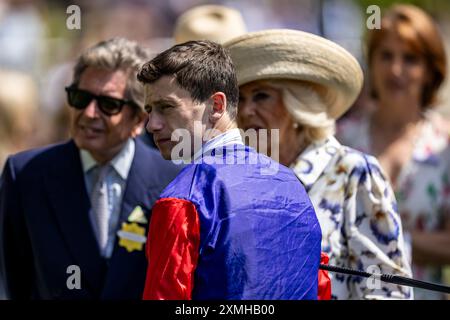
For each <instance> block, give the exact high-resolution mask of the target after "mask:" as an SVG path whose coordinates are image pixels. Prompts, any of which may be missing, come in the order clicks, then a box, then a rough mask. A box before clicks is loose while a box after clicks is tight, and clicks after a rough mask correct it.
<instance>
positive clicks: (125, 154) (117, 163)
mask: <svg viewBox="0 0 450 320" xmlns="http://www.w3.org/2000/svg"><path fill="white" fill-rule="evenodd" d="M135 148H136V145H135V142H134V140H133V139H131V138H130V139H128V141H127V142H126V143H125V146H124V147H123V148H122V150H121V151H120V152H119V153H118V154H117V155H116V156H115V157H114V158H113V159H112V160H111V161H110V162H109V163H110V165H111V166H112V167H113V168H114V170H115V171H116V172H117V173H118V174H119V176H120V177H121V178H122V179H123V180H127V178H128V173H129V172H130V168H131V163H132V162H133V158H134V152H135ZM80 158H81V165H82V167H83V172H84V173H85V174H87V173H88V172H89V170H91V169H92V168H93V167H95V166H96V165H97V162H96V161H95V159H94V158H93V157H92V155H91V154H90V153H89V152H88V151H86V150H83V149H80Z"/></svg>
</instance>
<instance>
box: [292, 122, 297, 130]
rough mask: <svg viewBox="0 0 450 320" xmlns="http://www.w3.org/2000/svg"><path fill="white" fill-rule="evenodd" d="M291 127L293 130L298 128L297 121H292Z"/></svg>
mask: <svg viewBox="0 0 450 320" xmlns="http://www.w3.org/2000/svg"><path fill="white" fill-rule="evenodd" d="M292 128H294V129H295V130H297V129H298V123H297V122H294V123H293V124H292Z"/></svg>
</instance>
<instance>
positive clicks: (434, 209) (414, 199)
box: [338, 112, 450, 299]
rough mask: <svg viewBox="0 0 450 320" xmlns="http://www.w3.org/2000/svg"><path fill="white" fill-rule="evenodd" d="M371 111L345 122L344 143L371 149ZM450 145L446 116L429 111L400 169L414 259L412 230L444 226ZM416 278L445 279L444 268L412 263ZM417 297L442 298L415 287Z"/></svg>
mask: <svg viewBox="0 0 450 320" xmlns="http://www.w3.org/2000/svg"><path fill="white" fill-rule="evenodd" d="M369 119H370V114H365V115H364V116H362V117H360V118H353V119H348V120H346V121H344V122H342V123H341V124H340V126H339V129H338V137H339V139H340V141H341V142H342V143H345V144H346V145H350V146H352V147H353V148H355V149H358V150H361V151H362V152H369V153H370V152H371V151H370V149H371V148H370V145H371V143H370V135H369ZM449 173H450V145H449V132H448V130H447V125H446V124H445V122H444V121H443V119H442V118H441V117H440V116H439V115H438V114H437V113H435V112H428V113H427V114H426V115H425V123H424V126H423V128H422V131H421V133H420V135H419V138H418V140H417V141H416V142H415V146H414V149H413V155H412V159H411V160H410V161H409V162H408V163H407V164H406V165H405V166H403V168H402V169H401V171H400V174H399V176H398V182H397V185H396V186H394V189H395V195H396V198H397V201H398V206H399V212H400V216H401V219H402V224H403V226H404V229H405V238H406V239H407V240H408V247H409V248H408V252H409V254H408V259H409V261H411V253H410V247H411V244H410V237H409V232H410V231H413V230H418V231H431V232H432V231H437V230H442V229H443V228H444V224H445V221H448V219H449V212H450V210H449V208H450V205H449V204H450V179H449ZM412 269H413V274H414V278H416V279H419V280H425V281H431V282H438V283H441V282H443V280H442V274H441V271H442V270H441V268H439V267H421V266H417V265H414V264H413V265H412ZM414 297H415V298H416V299H441V298H443V295H442V294H440V293H438V292H433V291H428V290H421V289H414Z"/></svg>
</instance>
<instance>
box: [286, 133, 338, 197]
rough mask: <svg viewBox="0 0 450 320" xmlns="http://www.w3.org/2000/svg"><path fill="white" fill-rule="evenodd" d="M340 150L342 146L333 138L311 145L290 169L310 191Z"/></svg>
mask: <svg viewBox="0 0 450 320" xmlns="http://www.w3.org/2000/svg"><path fill="white" fill-rule="evenodd" d="M340 148H341V144H340V143H339V142H338V141H337V140H336V138H334V137H333V136H330V137H328V138H326V139H324V140H321V141H318V142H314V143H311V144H310V145H309V146H308V147H307V148H306V149H305V150H304V151H303V152H302V153H301V154H300V155H299V156H298V158H297V160H296V161H295V162H294V163H293V164H292V165H291V166H290V168H291V169H292V170H293V171H294V172H295V174H296V175H297V177H298V178H299V179H300V181H301V182H302V183H303V185H304V186H305V188H306V189H307V190H308V189H309V188H310V187H311V185H313V184H314V183H315V182H316V181H317V179H319V177H320V175H321V174H322V172H323V171H324V170H325V168H326V167H327V166H328V164H329V162H330V161H331V159H332V158H333V156H334V155H335V154H336V152H337V151H338V150H339V149H340Z"/></svg>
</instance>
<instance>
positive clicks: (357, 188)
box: [291, 137, 412, 299]
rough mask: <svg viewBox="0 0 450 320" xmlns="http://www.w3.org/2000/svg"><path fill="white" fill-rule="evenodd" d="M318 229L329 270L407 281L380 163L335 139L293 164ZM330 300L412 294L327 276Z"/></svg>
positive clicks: (392, 199) (365, 281)
mask: <svg viewBox="0 0 450 320" xmlns="http://www.w3.org/2000/svg"><path fill="white" fill-rule="evenodd" d="M291 168H292V169H293V170H294V172H295V173H296V175H297V176H298V178H299V179H300V181H301V182H302V183H303V184H304V186H305V188H306V190H307V191H308V194H309V196H310V198H311V201H312V203H313V205H314V208H315V210H316V213H317V217H318V220H319V223H320V226H321V228H322V250H323V251H324V252H326V253H327V254H328V255H329V257H330V264H331V265H336V266H341V267H349V268H353V269H358V270H363V271H368V272H372V273H375V272H381V273H391V274H397V275H402V276H411V270H410V266H409V263H408V260H407V257H406V254H405V246H404V240H403V234H402V225H401V222H400V217H399V215H398V213H397V205H396V201H395V197H394V194H393V191H392V189H391V187H390V185H389V183H388V182H387V181H386V179H385V177H384V175H383V173H382V171H381V169H380V166H379V164H378V161H377V160H376V159H375V158H374V157H371V156H368V155H365V154H363V153H361V152H358V151H356V150H353V149H351V148H348V147H345V146H342V145H341V144H340V143H339V142H338V141H337V140H336V139H335V138H334V137H330V138H328V139H326V140H324V141H321V142H318V143H314V144H311V145H310V146H309V147H308V148H307V149H306V150H305V151H304V152H302V153H301V154H300V156H299V157H298V159H297V160H296V161H295V162H294V163H293V164H292V166H291ZM330 278H331V281H332V298H333V299H410V298H412V290H411V288H409V287H403V286H398V285H393V284H387V283H384V282H376V281H375V282H374V281H373V279H365V278H359V277H353V276H346V275H342V274H337V273H336V274H335V273H333V272H330Z"/></svg>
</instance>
